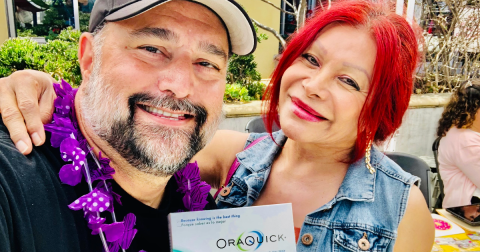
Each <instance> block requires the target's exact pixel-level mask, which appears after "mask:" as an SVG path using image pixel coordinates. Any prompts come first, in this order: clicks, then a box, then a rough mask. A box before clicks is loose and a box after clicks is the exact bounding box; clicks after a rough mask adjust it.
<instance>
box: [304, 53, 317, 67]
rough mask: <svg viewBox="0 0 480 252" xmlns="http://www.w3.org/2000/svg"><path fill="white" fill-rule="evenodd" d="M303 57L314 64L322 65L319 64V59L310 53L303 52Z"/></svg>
mask: <svg viewBox="0 0 480 252" xmlns="http://www.w3.org/2000/svg"><path fill="white" fill-rule="evenodd" d="M302 57H303V58H304V59H306V60H307V61H308V62H309V63H310V64H312V65H314V66H320V64H318V61H317V59H316V58H315V57H313V56H312V55H310V54H308V53H304V54H302Z"/></svg>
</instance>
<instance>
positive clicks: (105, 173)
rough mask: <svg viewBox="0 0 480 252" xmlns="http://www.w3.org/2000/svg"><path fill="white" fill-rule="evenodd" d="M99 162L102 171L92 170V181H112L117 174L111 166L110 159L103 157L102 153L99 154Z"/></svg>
mask: <svg viewBox="0 0 480 252" xmlns="http://www.w3.org/2000/svg"><path fill="white" fill-rule="evenodd" d="M98 161H99V163H100V166H101V167H100V168H101V169H91V170H90V173H91V174H90V176H91V177H92V181H95V180H107V179H112V174H114V173H115V169H113V168H112V167H111V166H110V159H108V158H104V157H102V152H99V153H98Z"/></svg>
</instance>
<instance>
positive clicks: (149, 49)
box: [140, 46, 162, 53]
mask: <svg viewBox="0 0 480 252" xmlns="http://www.w3.org/2000/svg"><path fill="white" fill-rule="evenodd" d="M140 49H143V50H145V51H148V52H151V53H162V51H160V50H158V49H157V48H155V47H153V46H142V47H140Z"/></svg>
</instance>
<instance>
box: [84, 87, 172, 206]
mask: <svg viewBox="0 0 480 252" xmlns="http://www.w3.org/2000/svg"><path fill="white" fill-rule="evenodd" d="M82 91H83V90H82V89H81V88H80V89H79V90H78V92H77V95H76V98H75V111H76V117H77V121H78V127H79V128H80V131H81V132H82V134H83V136H84V137H85V139H86V140H87V142H88V144H89V145H90V147H91V148H93V151H94V153H95V155H97V157H98V153H100V152H101V153H102V157H107V158H109V159H110V166H111V167H113V168H114V169H115V174H113V175H112V177H113V179H114V180H115V182H117V184H118V185H120V186H121V187H122V188H123V190H125V192H127V193H128V194H130V195H131V196H132V197H134V198H135V199H137V200H138V201H140V202H142V203H143V204H145V205H147V206H150V207H152V208H158V206H159V205H160V202H161V201H162V198H163V194H164V192H165V187H166V185H167V183H168V181H169V180H170V178H171V177H172V176H167V177H158V176H154V175H151V174H147V173H144V172H140V171H139V170H138V169H136V168H135V167H133V166H131V165H130V164H129V163H128V162H127V161H126V160H125V159H124V158H122V157H121V156H120V154H118V153H117V152H116V151H115V150H114V149H113V148H112V147H111V146H110V145H109V144H108V143H106V142H105V141H104V140H102V139H100V138H99V137H98V136H97V135H96V134H95V133H94V132H93V131H92V129H91V128H89V127H88V126H87V125H86V123H85V120H84V118H83V117H82V114H83V112H82V107H81V102H80V98H81V96H82V95H83V94H82V93H83V92H82Z"/></svg>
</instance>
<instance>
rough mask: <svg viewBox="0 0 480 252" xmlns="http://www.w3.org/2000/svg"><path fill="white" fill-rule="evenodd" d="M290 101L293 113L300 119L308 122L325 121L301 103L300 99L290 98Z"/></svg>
mask: <svg viewBox="0 0 480 252" xmlns="http://www.w3.org/2000/svg"><path fill="white" fill-rule="evenodd" d="M291 99H292V103H293V113H294V114H295V115H296V116H298V117H299V118H300V119H303V120H306V121H309V122H321V121H324V120H326V118H325V117H323V116H322V115H321V114H319V113H318V112H316V111H315V110H314V109H312V108H311V107H309V106H308V105H307V104H305V103H303V102H302V101H301V100H300V99H298V98H296V97H291Z"/></svg>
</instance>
